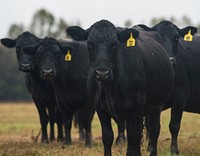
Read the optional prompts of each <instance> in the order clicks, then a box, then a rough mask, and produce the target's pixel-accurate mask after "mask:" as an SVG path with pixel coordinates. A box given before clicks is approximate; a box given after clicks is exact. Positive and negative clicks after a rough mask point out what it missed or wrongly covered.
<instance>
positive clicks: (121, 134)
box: [115, 120, 126, 145]
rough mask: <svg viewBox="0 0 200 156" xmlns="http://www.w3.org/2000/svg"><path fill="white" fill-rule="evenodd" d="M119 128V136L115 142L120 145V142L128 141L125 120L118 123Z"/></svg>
mask: <svg viewBox="0 0 200 156" xmlns="http://www.w3.org/2000/svg"><path fill="white" fill-rule="evenodd" d="M117 129H118V136H117V139H116V141H115V144H116V145H118V144H120V143H125V142H126V138H125V134H124V131H125V120H121V121H119V122H118V123H117Z"/></svg>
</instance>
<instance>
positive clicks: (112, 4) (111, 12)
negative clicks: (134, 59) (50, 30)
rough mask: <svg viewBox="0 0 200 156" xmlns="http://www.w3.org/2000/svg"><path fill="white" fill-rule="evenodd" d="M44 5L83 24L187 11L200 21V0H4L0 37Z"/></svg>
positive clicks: (0, 4)
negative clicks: (10, 27) (11, 26)
mask: <svg viewBox="0 0 200 156" xmlns="http://www.w3.org/2000/svg"><path fill="white" fill-rule="evenodd" d="M41 8H45V9H47V10H48V11H50V12H51V13H52V14H53V15H54V16H55V17H56V18H60V17H62V18H64V19H65V20H66V22H67V23H76V22H77V21H80V23H81V25H82V26H83V28H88V27H89V26H90V25H91V24H93V23H94V22H95V21H98V20H101V19H108V20H110V21H111V22H113V23H114V24H115V25H118V26H123V25H124V22H125V21H126V20H131V21H133V23H134V24H139V23H143V24H147V25H148V24H149V21H150V19H152V18H153V17H166V18H169V17H171V16H174V17H176V18H181V17H182V16H184V15H186V16H188V17H190V18H191V20H192V22H193V23H194V24H197V23H200V0H164V1H162V0H0V38H3V37H6V34H7V32H8V29H9V26H10V25H11V24H12V23H18V24H19V23H23V24H25V25H26V26H27V25H28V24H30V21H31V19H32V16H33V14H34V13H35V12H36V11H37V10H38V9H41Z"/></svg>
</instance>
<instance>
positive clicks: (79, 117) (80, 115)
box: [75, 111, 88, 141]
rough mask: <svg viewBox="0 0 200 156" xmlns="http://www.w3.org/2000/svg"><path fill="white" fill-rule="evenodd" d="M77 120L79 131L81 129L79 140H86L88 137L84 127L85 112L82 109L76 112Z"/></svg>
mask: <svg viewBox="0 0 200 156" xmlns="http://www.w3.org/2000/svg"><path fill="white" fill-rule="evenodd" d="M87 113H88V112H87ZM75 120H76V122H77V124H76V125H78V131H79V140H80V141H84V140H85V139H86V138H85V137H86V136H85V135H86V134H85V129H84V123H85V121H84V113H83V112H81V111H78V112H76V113H75Z"/></svg>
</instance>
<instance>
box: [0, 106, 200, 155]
mask: <svg viewBox="0 0 200 156" xmlns="http://www.w3.org/2000/svg"><path fill="white" fill-rule="evenodd" d="M169 116H170V110H167V111H164V112H162V116H161V133H160V137H159V139H158V155H160V156H167V155H170V152H169V149H170V148H169V146H170V133H169V130H168V123H169ZM113 127H114V128H113V129H114V133H115V134H116V132H117V128H116V125H115V124H114V122H113ZM55 129H56V128H55ZM39 131H40V124H39V117H38V113H37V110H36V107H35V106H34V104H33V103H29V104H25V103H1V104H0V156H13V155H15V156H102V155H103V144H102V142H101V128H100V123H99V120H98V117H97V116H96V115H95V117H94V119H93V122H92V132H93V141H94V145H93V148H91V149H89V148H86V147H84V143H83V142H80V141H79V140H78V130H77V129H75V128H74V127H73V129H72V143H73V145H70V146H65V145H62V144H61V143H57V142H54V143H49V144H41V143H40V137H39V138H38V141H37V142H35V141H34V139H35V137H36V136H37V135H38V133H39ZM56 134H57V133H56ZM115 136H116V135H115ZM143 140H144V141H143V146H142V155H144V156H146V155H148V153H147V152H146V140H145V138H144V139H143ZM179 149H180V154H179V155H180V156H199V155H200V115H198V114H191V113H186V112H184V114H183V118H182V125H181V130H180V133H179ZM125 152H126V145H125V144H122V145H119V146H116V145H113V148H112V153H113V156H122V155H125Z"/></svg>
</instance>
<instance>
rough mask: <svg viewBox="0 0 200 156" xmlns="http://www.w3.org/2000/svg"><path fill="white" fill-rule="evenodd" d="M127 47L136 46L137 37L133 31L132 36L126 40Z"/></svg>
mask: <svg viewBox="0 0 200 156" xmlns="http://www.w3.org/2000/svg"><path fill="white" fill-rule="evenodd" d="M126 46H127V47H134V46H135V39H134V38H133V35H132V33H131V36H130V38H129V39H128V40H127V42H126Z"/></svg>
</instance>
